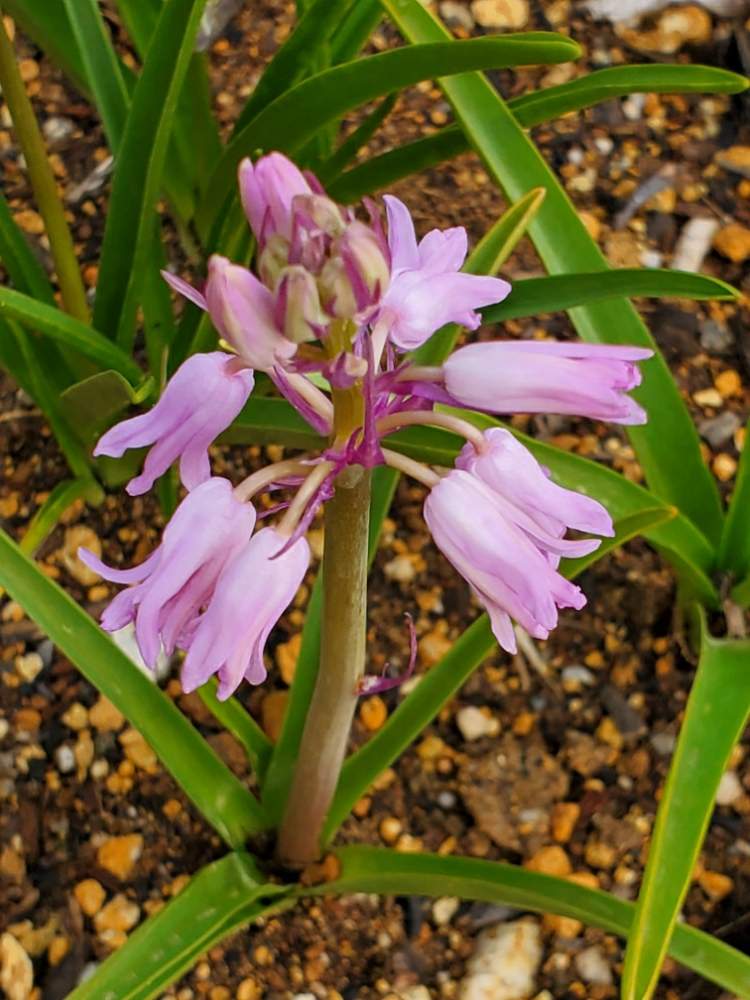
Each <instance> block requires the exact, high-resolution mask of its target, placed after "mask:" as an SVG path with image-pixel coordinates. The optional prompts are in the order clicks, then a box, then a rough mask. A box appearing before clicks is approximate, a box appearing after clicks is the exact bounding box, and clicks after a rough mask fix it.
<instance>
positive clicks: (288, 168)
mask: <svg viewBox="0 0 750 1000" xmlns="http://www.w3.org/2000/svg"><path fill="white" fill-rule="evenodd" d="M239 182H240V197H241V198H242V207H243V208H244V209H245V215H246V216H247V219H248V222H249V223H250V225H251V227H252V230H253V232H254V233H255V238H256V239H257V241H258V243H259V244H260V245H261V246H263V245H264V244H265V242H266V241H267V240H268V238H269V237H270V236H273V235H274V234H277V233H278V234H279V235H281V236H283V237H284V239H286V240H291V238H292V212H293V209H292V199H293V198H294V196H295V195H298V194H305V195H307V194H313V193H315V192H314V191H313V188H312V187H311V185H310V183H309V182H308V180H307V178H306V177H305V175H304V174H303V173H302V171H301V170H300V169H299V167H297V166H295V164H294V163H292V161H291V160H288V159H287V158H286V156H284V155H283V154H282V153H269V154H268V155H267V156H262V157H261V158H260V159H259V160H258V161H257V163H253V162H252V160H250V159H244V160H243V161H242V163H240V167H239Z"/></svg>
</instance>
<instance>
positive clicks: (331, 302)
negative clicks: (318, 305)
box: [318, 257, 357, 319]
mask: <svg viewBox="0 0 750 1000" xmlns="http://www.w3.org/2000/svg"><path fill="white" fill-rule="evenodd" d="M318 288H319V289H320V298H321V301H322V303H323V305H324V306H325V308H326V311H327V312H328V313H330V314H331V316H337V317H339V318H343V319H348V318H349V317H351V316H354V315H355V314H356V312H357V299H356V298H355V295H354V291H353V289H352V283H351V281H350V280H349V275H348V274H347V270H346V265H345V264H344V262H343V260H342V259H341V257H331V258H330V260H327V261H326V262H325V265H324V266H323V271H322V273H321V275H320V278H319V279H318Z"/></svg>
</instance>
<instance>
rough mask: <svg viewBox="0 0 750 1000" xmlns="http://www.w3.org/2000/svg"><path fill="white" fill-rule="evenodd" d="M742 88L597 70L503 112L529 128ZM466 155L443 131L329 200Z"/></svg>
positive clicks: (689, 72) (735, 79)
mask: <svg viewBox="0 0 750 1000" xmlns="http://www.w3.org/2000/svg"><path fill="white" fill-rule="evenodd" d="M746 86H747V81H746V80H745V78H744V77H742V76H738V75H737V74H736V73H730V72H729V71H728V70H723V69H716V68H715V67H713V66H690V65H685V66H680V65H677V66H653V65H651V64H648V63H647V64H645V65H635V66H617V67H613V68H611V69H602V70H597V71H596V72H594V73H589V74H588V75H587V76H584V77H579V78H578V79H577V80H574V81H572V83H563V84H560V85H559V86H556V87H546V88H545V89H544V90H538V91H532V92H531V93H529V94H521V95H520V96H519V97H513V98H511V99H510V100H509V101H508V109H509V110H510V111H511V112H512V113H513V116H514V118H515V119H516V121H517V122H518V124H519V125H522V126H523V127H524V128H531V127H532V126H534V125H539V124H541V123H542V122H545V121H548V120H549V119H550V118H552V117H554V116H557V115H563V114H569V113H570V112H571V111H580V110H582V109H584V108H589V107H592V106H593V105H594V104H598V103H599V102H600V101H603V100H611V99H612V98H615V97H626V96H627V95H628V94H631V93H637V92H639V91H640V92H641V93H654V94H672V93H677V94H679V93H690V92H694V91H698V92H699V93H719V94H721V93H729V94H734V93H739V92H740V91H742V90H744V89H745V87H746ZM470 149H471V144H470V142H469V140H468V138H467V137H466V136H465V135H464V133H463V132H462V131H461V128H460V126H458V125H448V126H446V128H443V129H441V130H440V131H439V132H436V133H435V134H434V135H430V136H426V137H425V138H423V139H416V140H415V141H414V142H409V143H406V144H405V145H403V146H400V147H399V148H398V149H392V150H389V151H388V152H387V153H381V155H380V156H375V157H373V158H372V159H370V160H368V161H367V162H366V163H362V164H360V165H358V166H356V167H354V168H353V169H352V170H349V171H348V172H347V173H345V174H343V175H342V176H341V177H338V178H337V179H336V181H335V182H334V183H333V185H332V186H331V188H330V191H329V193H330V195H331V197H333V198H336V199H337V200H338V201H343V202H346V203H350V202H353V201H358V200H359V199H360V198H361V197H362V195H363V194H368V193H370V192H373V191H376V190H379V189H381V188H384V187H389V186H390V185H391V184H394V183H395V182H396V181H399V180H401V179H402V178H403V177H410V176H411V175H412V174H415V173H418V172H419V171H421V170H427V169H428V168H429V167H434V166H436V165H437V164H438V163H443V162H445V161H446V160H452V159H453V158H454V157H456V156H459V155H460V154H461V153H466V152H467V151H468V150H470Z"/></svg>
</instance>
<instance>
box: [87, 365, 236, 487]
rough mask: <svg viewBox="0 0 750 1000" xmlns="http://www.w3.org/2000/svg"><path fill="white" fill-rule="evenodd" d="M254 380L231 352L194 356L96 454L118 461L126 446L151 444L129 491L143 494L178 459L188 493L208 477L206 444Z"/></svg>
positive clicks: (222, 427) (101, 443)
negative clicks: (156, 398) (147, 407)
mask: <svg viewBox="0 0 750 1000" xmlns="http://www.w3.org/2000/svg"><path fill="white" fill-rule="evenodd" d="M253 381H254V380H253V373H252V371H251V370H250V369H249V368H247V367H246V366H245V365H244V364H243V363H242V362H241V361H240V360H239V359H238V358H236V357H234V356H233V355H231V354H224V353H223V352H222V351H214V352H213V353H211V354H194V355H193V356H192V357H190V358H188V360H187V361H185V362H183V364H182V365H180V367H179V368H178V369H177V371H176V372H175V373H174V375H173V376H172V378H171V379H170V380H169V382H168V383H167V385H166V387H165V389H164V392H163V393H162V395H161V399H159V401H158V403H157V404H156V405H155V406H154V407H152V408H151V409H150V410H149V411H148V413H143V414H141V415H140V416H138V417H131V418H130V419H129V420H123V421H122V422H121V423H119V424H115V426H114V427H112V428H110V430H108V431H107V432H106V434H104V435H102V437H101V438H100V439H99V441H98V442H97V445H96V448H95V450H94V454H95V455H109V456H111V457H112V458H120V456H121V455H122V454H123V453H124V452H125V451H127V450H128V449H129V448H143V447H145V446H146V445H153V447H152V448H151V449H150V451H149V453H148V455H147V456H146V461H145V462H144V465H143V472H142V473H141V474H140V475H139V476H136V477H135V478H134V479H131V480H130V482H129V483H128V485H127V491H128V493H129V494H130V495H131V496H139V495H140V494H141V493H146V492H147V490H150V489H151V487H152V486H153V485H154V482H155V480H156V479H158V478H159V476H161V475H163V474H164V473H165V472H166V471H167V469H168V468H169V467H170V465H172V463H173V462H174V461H175V460H176V459H178V458H179V460H180V478H181V480H182V483H183V485H184V486H186V487H187V489H189V490H192V489H194V488H195V487H196V486H198V485H199V483H202V482H205V480H206V479H208V477H209V476H210V475H211V467H210V464H209V460H208V446H209V445H210V444H211V442H212V441H213V440H214V439H215V438H216V437H217V436H218V435H219V434H221V432H222V431H223V430H226V428H227V427H228V426H229V425H230V424H231V422H232V421H233V420H234V418H235V417H236V416H237V414H238V413H239V412H240V410H241V409H242V407H243V406H244V405H245V403H246V401H247V398H248V396H249V395H250V393H251V392H252V389H253Z"/></svg>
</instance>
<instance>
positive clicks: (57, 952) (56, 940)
mask: <svg viewBox="0 0 750 1000" xmlns="http://www.w3.org/2000/svg"><path fill="white" fill-rule="evenodd" d="M69 951H70V941H69V940H68V939H67V938H66V937H65V936H64V935H62V934H58V935H57V937H53V938H52V940H51V941H50V943H49V948H47V961H48V962H49V964H50V965H51V966H53V967H54V966H56V965H59V964H60V962H62V960H63V959H64V958H65V956H66V955H67V954H68V952H69Z"/></svg>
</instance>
